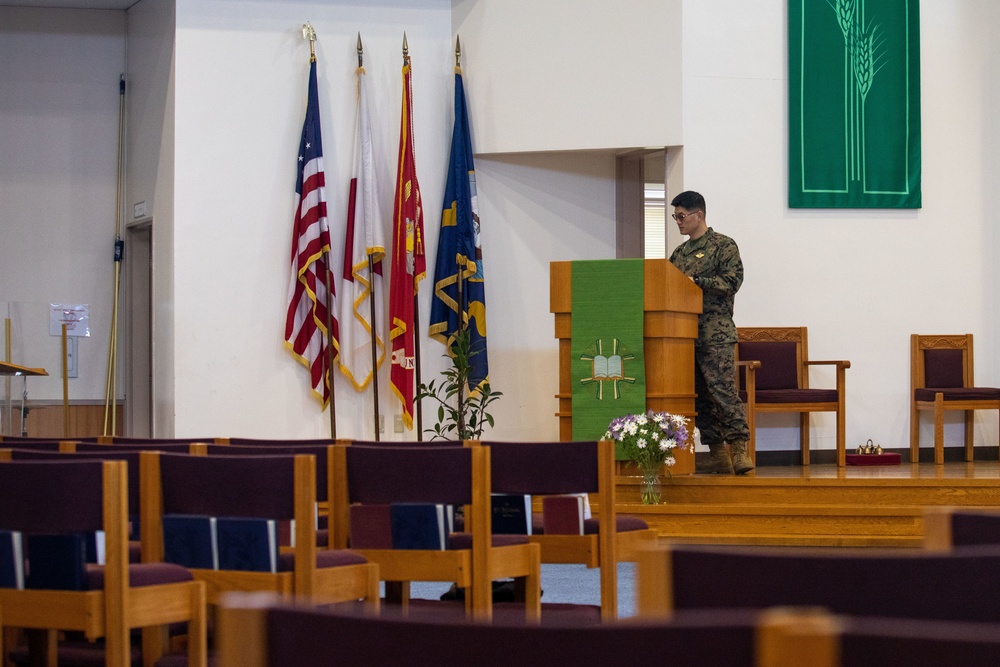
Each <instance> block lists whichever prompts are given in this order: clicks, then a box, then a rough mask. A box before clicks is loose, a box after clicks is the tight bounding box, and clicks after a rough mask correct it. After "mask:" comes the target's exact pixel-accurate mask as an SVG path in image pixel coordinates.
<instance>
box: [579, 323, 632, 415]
mask: <svg viewBox="0 0 1000 667" xmlns="http://www.w3.org/2000/svg"><path fill="white" fill-rule="evenodd" d="M634 359H635V354H634V353H632V351H631V350H629V349H628V347H627V346H626V345H625V344H624V343H622V342H621V341H620V340H618V339H617V338H612V339H611V350H610V354H605V351H604V341H603V340H602V339H600V338H598V339H597V340H595V341H594V344H593V345H591V346H590V347H588V348H587V350H586V351H585V352H584V353H583V354H581V355H580V360H581V361H589V362H590V363H591V373H590V377H585V378H581V379H580V384H582V385H584V386H586V385H590V384H596V385H597V394H596V395H597V400H599V401H603V400H604V385H605V384H610V385H611V395H612V398H614V399H615V400H617V399H619V398H621V396H622V395H623V394H624V393H625V392H627V391H628V389H629V385H631V384H634V383H635V378H634V377H629V376H628V375H627V374H626V370H625V367H626V362H628V361H632V360H634Z"/></svg>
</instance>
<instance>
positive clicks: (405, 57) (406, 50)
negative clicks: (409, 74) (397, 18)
mask: <svg viewBox="0 0 1000 667" xmlns="http://www.w3.org/2000/svg"><path fill="white" fill-rule="evenodd" d="M403 64H404V65H409V64H410V45H409V44H407V43H406V31H405V30H404V31H403Z"/></svg>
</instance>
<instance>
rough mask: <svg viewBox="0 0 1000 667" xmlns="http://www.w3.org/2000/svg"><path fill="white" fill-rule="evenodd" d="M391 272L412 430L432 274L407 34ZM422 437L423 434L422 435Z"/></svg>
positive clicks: (395, 335) (395, 349)
mask: <svg viewBox="0 0 1000 667" xmlns="http://www.w3.org/2000/svg"><path fill="white" fill-rule="evenodd" d="M392 221H393V233H392V269H391V270H392V276H391V277H390V280H389V320H390V324H389V339H390V341H391V343H392V371H391V373H390V375H389V379H390V381H391V383H392V391H393V393H394V394H396V396H397V397H398V398H399V400H400V402H401V403H402V404H403V405H402V407H403V423H404V424H406V427H407V428H408V429H412V428H413V396H414V385H415V382H416V356H417V352H416V340H415V335H416V332H417V320H416V318H417V312H416V308H415V302H416V296H417V286H418V284H419V283H420V281H421V280H423V278H424V274H425V273H426V272H427V268H426V262H425V259H424V220H423V210H422V209H421V203H420V186H419V185H418V184H417V171H416V166H415V164H414V159H413V102H412V95H411V89H410V57H409V55H408V53H407V47H406V36H405V35H404V36H403V108H402V121H401V127H400V130H399V168H398V170H397V172H396V197H395V204H394V206H393V215H392ZM418 435H419V434H418Z"/></svg>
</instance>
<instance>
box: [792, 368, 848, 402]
mask: <svg viewBox="0 0 1000 667" xmlns="http://www.w3.org/2000/svg"><path fill="white" fill-rule="evenodd" d="M802 364H803V365H804V366H836V367H837V395H838V396H839V397H840V398H839V401H840V403H841V404H842V405H843V403H844V376H845V375H846V373H845V372H844V371H845V370H846V369H848V368H850V367H851V362H850V361H847V360H846V359H838V360H825V361H803V362H802Z"/></svg>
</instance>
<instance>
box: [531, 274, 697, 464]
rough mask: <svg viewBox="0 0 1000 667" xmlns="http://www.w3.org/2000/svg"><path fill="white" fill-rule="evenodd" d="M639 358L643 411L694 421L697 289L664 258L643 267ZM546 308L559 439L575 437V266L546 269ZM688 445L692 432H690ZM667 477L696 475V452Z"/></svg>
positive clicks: (683, 454)
mask: <svg viewBox="0 0 1000 667" xmlns="http://www.w3.org/2000/svg"><path fill="white" fill-rule="evenodd" d="M643 279H644V294H643V355H644V356H645V361H646V369H645V370H646V409H647V410H655V411H657V412H671V413H674V414H680V415H684V416H686V417H692V418H693V417H694V416H695V409H694V397H695V393H694V342H695V340H696V339H697V338H698V315H699V314H700V313H701V308H702V306H701V304H702V299H701V288H699V287H698V286H697V285H695V284H694V283H693V282H692V281H691V279H690V278H688V277H687V276H685V275H684V274H683V273H681V272H680V271H679V270H678V269H677V268H675V267H674V265H673V264H671V263H670V262H668V261H667V260H665V259H647V260H644V266H643ZM549 281H550V286H549V310H550V311H551V312H552V313H553V314H554V315H555V335H556V338H557V339H558V340H559V393H558V394H557V395H556V397H557V398H558V399H559V412H557V413H556V416H557V417H558V419H559V439H560V440H572V439H573V388H572V378H571V372H570V368H571V352H572V340H571V339H572V322H573V314H572V310H573V287H572V286H573V262H552V263H551V264H550V265H549ZM691 432H692V444H693V433H694V428H693V426H692V428H691ZM676 459H677V462H676V464H675V465H674V466H673V467H672V468H671V469H670V472H671V474H674V475H677V474H680V475H684V474H691V473H693V472H694V452H693V451H684V452H677V453H676Z"/></svg>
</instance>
